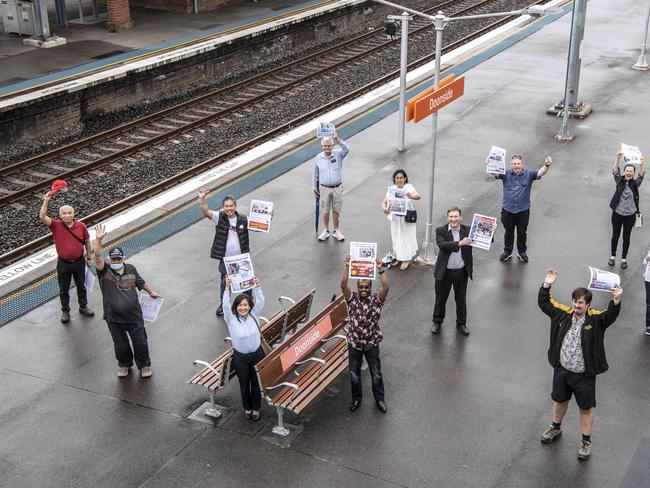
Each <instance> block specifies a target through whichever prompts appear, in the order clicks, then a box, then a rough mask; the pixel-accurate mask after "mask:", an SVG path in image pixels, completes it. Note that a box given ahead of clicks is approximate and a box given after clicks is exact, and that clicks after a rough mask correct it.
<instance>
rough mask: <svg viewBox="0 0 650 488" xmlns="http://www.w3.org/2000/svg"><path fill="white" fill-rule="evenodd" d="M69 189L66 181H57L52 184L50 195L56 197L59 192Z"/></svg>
mask: <svg viewBox="0 0 650 488" xmlns="http://www.w3.org/2000/svg"><path fill="white" fill-rule="evenodd" d="M64 188H68V184H67V183H66V182H65V180H56V181H54V183H52V188H51V189H50V195H54V194H55V193H56V192H57V191H59V190H63V189H64Z"/></svg>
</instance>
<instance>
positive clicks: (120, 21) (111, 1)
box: [106, 0, 133, 32]
mask: <svg viewBox="0 0 650 488" xmlns="http://www.w3.org/2000/svg"><path fill="white" fill-rule="evenodd" d="M106 14H107V15H106V28H107V29H108V30H109V31H111V32H117V31H119V30H122V29H130V28H131V27H133V19H132V18H131V12H130V11H129V0H107V1H106Z"/></svg>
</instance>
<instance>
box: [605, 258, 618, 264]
mask: <svg viewBox="0 0 650 488" xmlns="http://www.w3.org/2000/svg"><path fill="white" fill-rule="evenodd" d="M614 264H616V260H615V259H614V258H609V259H608V260H607V265H608V266H614Z"/></svg>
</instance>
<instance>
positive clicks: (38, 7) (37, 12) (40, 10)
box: [34, 0, 50, 39]
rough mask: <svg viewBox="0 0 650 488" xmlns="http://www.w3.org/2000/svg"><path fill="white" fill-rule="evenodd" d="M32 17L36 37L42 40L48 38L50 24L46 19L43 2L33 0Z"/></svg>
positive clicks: (45, 8)
mask: <svg viewBox="0 0 650 488" xmlns="http://www.w3.org/2000/svg"><path fill="white" fill-rule="evenodd" d="M34 17H35V18H34V23H35V24H36V35H37V36H39V37H42V38H43V39H47V38H48V37H50V23H49V20H48V18H47V5H46V4H45V0H34Z"/></svg>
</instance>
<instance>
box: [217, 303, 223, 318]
mask: <svg viewBox="0 0 650 488" xmlns="http://www.w3.org/2000/svg"><path fill="white" fill-rule="evenodd" d="M219 315H223V305H219V308H218V309H217V316H219Z"/></svg>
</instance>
